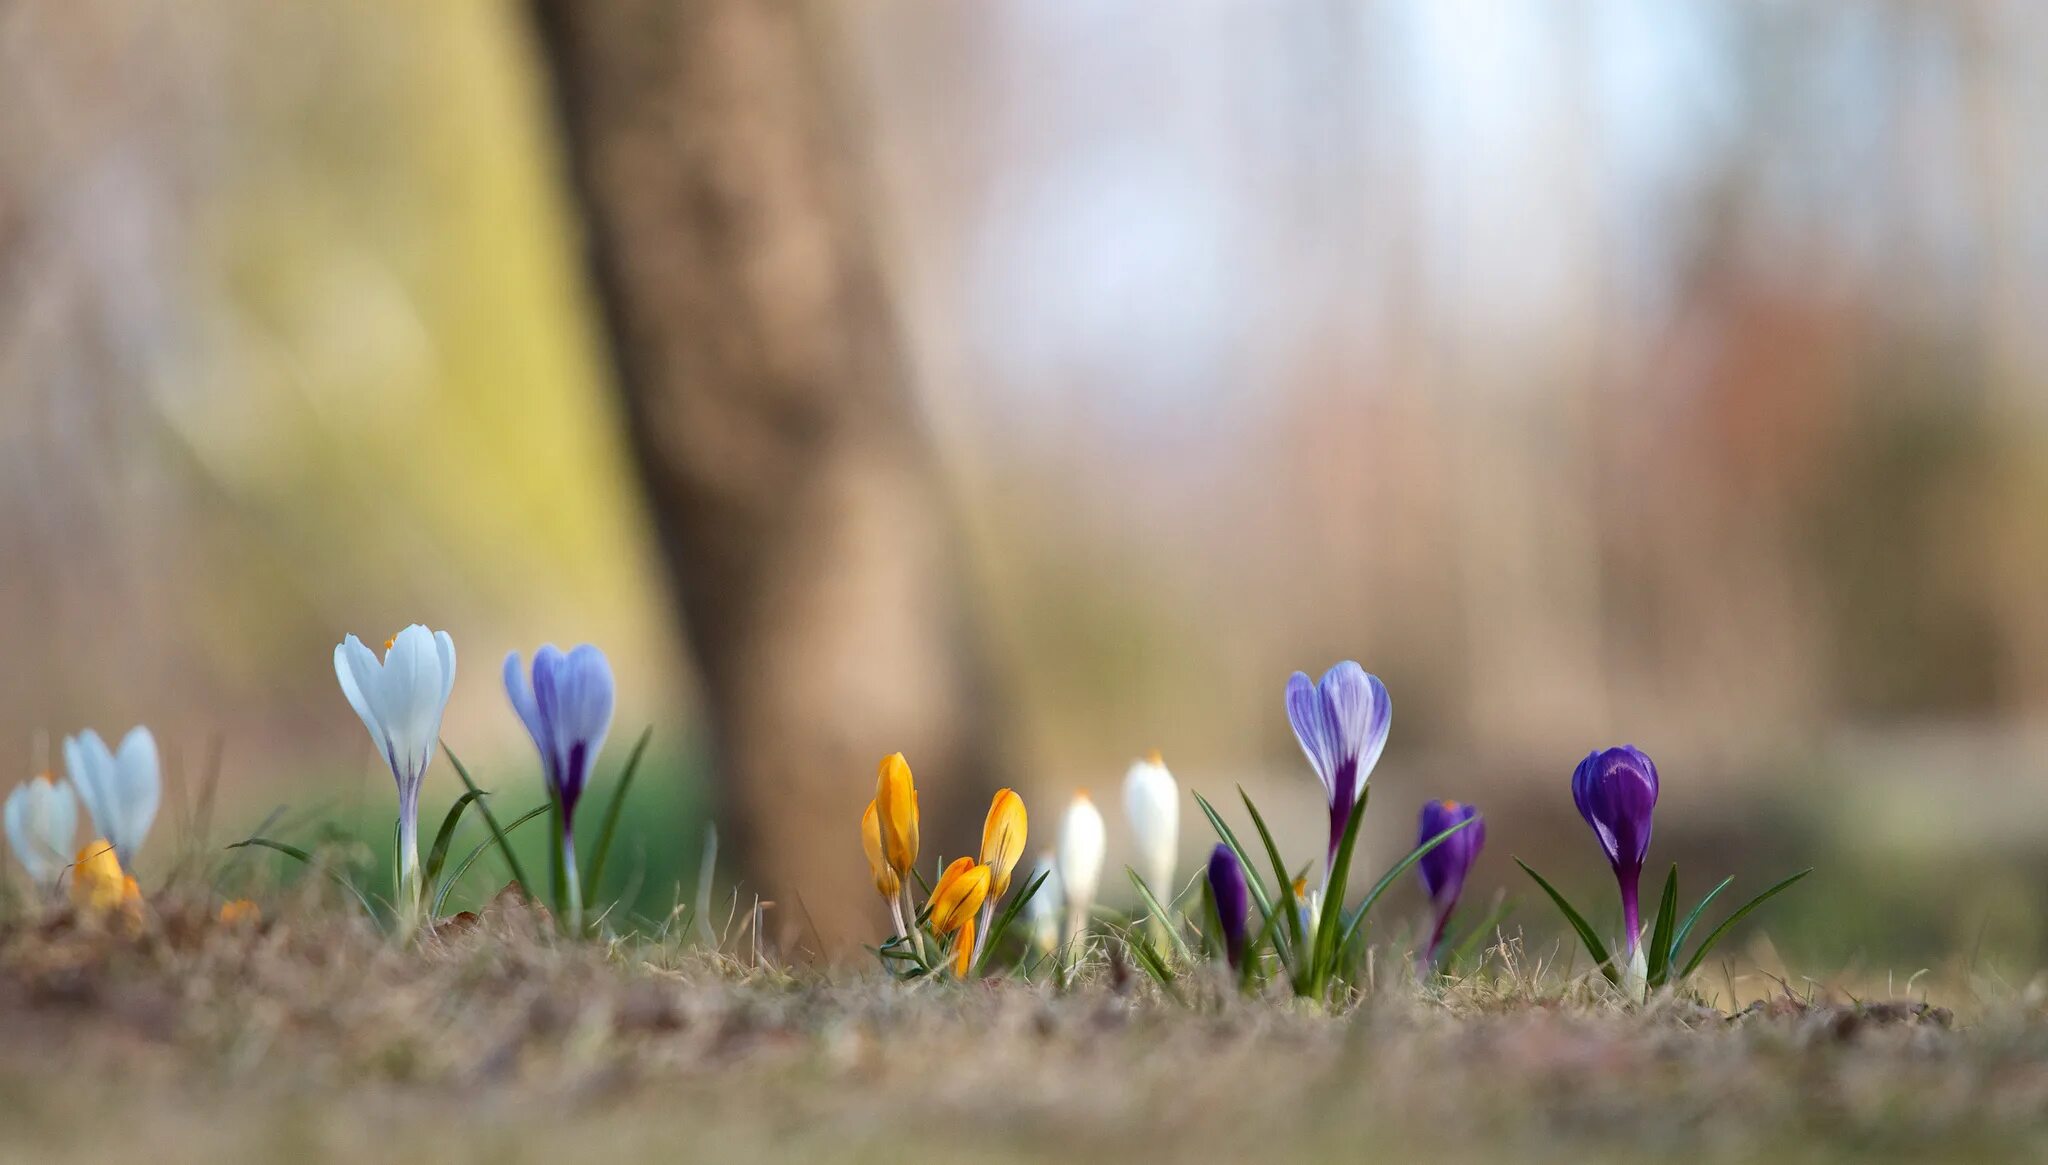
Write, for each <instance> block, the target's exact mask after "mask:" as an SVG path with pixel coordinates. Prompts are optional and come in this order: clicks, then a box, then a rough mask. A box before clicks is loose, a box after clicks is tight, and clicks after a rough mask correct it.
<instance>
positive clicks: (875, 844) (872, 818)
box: [860, 801, 903, 901]
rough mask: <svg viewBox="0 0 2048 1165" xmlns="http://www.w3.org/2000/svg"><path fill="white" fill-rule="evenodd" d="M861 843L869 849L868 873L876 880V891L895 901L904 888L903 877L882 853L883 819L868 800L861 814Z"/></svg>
mask: <svg viewBox="0 0 2048 1165" xmlns="http://www.w3.org/2000/svg"><path fill="white" fill-rule="evenodd" d="M860 845H861V848H862V849H863V850H865V851H867V855H868V875H869V876H870V877H872V878H873V879H874V880H875V893H877V894H880V895H881V896H882V898H883V900H884V901H893V900H894V899H895V897H896V894H897V892H898V891H900V890H902V889H903V879H902V878H900V877H898V876H897V875H896V871H895V870H894V869H892V868H891V867H890V865H889V859H888V858H886V857H884V856H883V855H882V819H881V814H879V813H877V812H876V811H875V803H874V802H873V801H870V802H868V807H867V811H866V812H864V813H862V814H861V815H860Z"/></svg>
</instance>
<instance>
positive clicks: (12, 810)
mask: <svg viewBox="0 0 2048 1165" xmlns="http://www.w3.org/2000/svg"><path fill="white" fill-rule="evenodd" d="M6 817H7V842H8V844H9V845H11V846H12V847H14V856H15V857H16V858H19V859H20V860H21V864H22V866H23V867H25V868H26V869H27V870H28V876H29V877H30V878H33V879H34V880H35V882H36V884H37V885H38V886H42V887H45V888H48V887H50V886H54V885H56V884H57V879H58V878H60V877H62V876H63V874H64V871H65V870H66V869H67V868H69V867H70V864H71V843H72V841H73V839H74V838H75V837H76V836H77V834H78V799H77V798H76V797H75V796H74V795H73V794H72V792H71V783H70V782H68V781H63V780H52V779H51V778H50V775H49V774H48V773H44V774H42V775H41V776H38V777H35V778H33V779H31V780H28V781H24V782H22V783H21V784H19V785H16V786H15V787H14V791H13V792H11V793H9V794H8V795H7V809H6Z"/></svg>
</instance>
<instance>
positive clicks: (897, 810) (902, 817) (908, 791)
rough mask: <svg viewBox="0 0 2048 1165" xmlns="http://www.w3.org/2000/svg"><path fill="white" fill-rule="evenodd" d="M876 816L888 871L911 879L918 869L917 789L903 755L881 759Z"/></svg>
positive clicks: (891, 754) (877, 780)
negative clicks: (913, 870)
mask: <svg viewBox="0 0 2048 1165" xmlns="http://www.w3.org/2000/svg"><path fill="white" fill-rule="evenodd" d="M875 816H876V818H877V819H878V820H877V823H878V825H879V826H880V832H881V835H882V853H883V854H884V855H886V856H887V858H888V859H889V867H890V868H891V869H893V870H895V871H896V874H897V876H898V877H899V878H900V877H903V876H906V875H908V874H909V873H910V871H911V868H912V867H913V866H915V865H917V785H916V784H915V783H913V782H912V781H911V779H910V762H909V761H906V760H904V759H903V754H902V753H900V752H892V753H890V754H889V755H888V756H885V757H883V758H882V764H881V768H880V772H879V773H878V774H877V775H876V778H875Z"/></svg>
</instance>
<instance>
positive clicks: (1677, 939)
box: [1671, 874, 1735, 966]
mask: <svg viewBox="0 0 2048 1165" xmlns="http://www.w3.org/2000/svg"><path fill="white" fill-rule="evenodd" d="M1734 881H1735V875H1733V874H1730V875H1728V876H1727V877H1725V878H1723V879H1721V884H1720V885H1718V886H1716V887H1714V888H1713V889H1712V890H1709V891H1707V896H1706V897H1705V898H1702V899H1700V904H1699V905H1698V906H1695V907H1693V908H1692V913H1691V914H1688V915H1686V916H1685V923H1684V924H1683V925H1682V926H1680V927H1679V928H1678V933H1677V934H1674V935H1672V936H1671V965H1672V966H1676V965H1677V963H1678V952H1680V951H1682V950H1684V949H1685V940H1686V939H1688V938H1690V937H1692V928H1693V927H1694V926H1695V925H1697V924H1698V923H1699V920H1700V915H1702V914H1705V913H1706V911H1707V905H1708V904H1709V903H1711V902H1712V901H1713V900H1714V899H1716V898H1718V897H1720V896H1721V891H1723V890H1726V889H1727V888H1728V887H1729V885H1730V884H1732V883H1733V882H1734Z"/></svg>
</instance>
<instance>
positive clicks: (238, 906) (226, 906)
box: [220, 898, 263, 926]
mask: <svg viewBox="0 0 2048 1165" xmlns="http://www.w3.org/2000/svg"><path fill="white" fill-rule="evenodd" d="M262 921H263V908H262V907H260V906H258V905H256V904H255V903H254V902H251V901H249V900H248V899H247V898H237V899H235V900H234V901H232V902H223V903H221V907H220V924H221V925H222V926H241V925H242V924H243V923H248V924H250V925H254V924H256V923H259V922H262Z"/></svg>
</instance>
